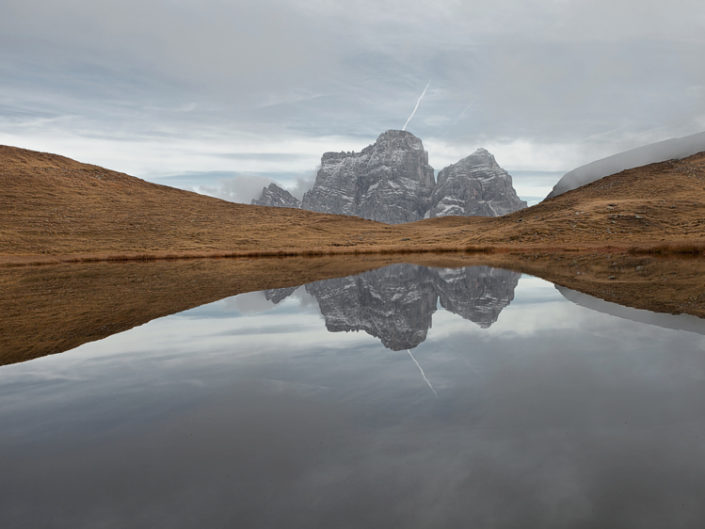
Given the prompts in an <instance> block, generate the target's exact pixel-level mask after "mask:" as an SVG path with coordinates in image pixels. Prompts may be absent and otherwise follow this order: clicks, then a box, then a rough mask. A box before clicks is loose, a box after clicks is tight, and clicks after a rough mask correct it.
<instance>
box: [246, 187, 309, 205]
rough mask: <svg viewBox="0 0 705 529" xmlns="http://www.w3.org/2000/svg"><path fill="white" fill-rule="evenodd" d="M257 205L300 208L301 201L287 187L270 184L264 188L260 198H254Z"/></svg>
mask: <svg viewBox="0 0 705 529" xmlns="http://www.w3.org/2000/svg"><path fill="white" fill-rule="evenodd" d="M252 204H253V205H255V206H274V207H277V208H300V207H301V202H300V201H299V199H297V198H296V197H295V196H294V195H292V194H291V193H289V192H288V191H287V190H286V189H282V188H281V187H279V186H278V185H277V184H274V183H272V184H269V185H268V186H267V187H264V188H262V194H261V195H260V197H259V198H255V199H252Z"/></svg>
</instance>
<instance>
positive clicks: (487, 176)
mask: <svg viewBox="0 0 705 529" xmlns="http://www.w3.org/2000/svg"><path fill="white" fill-rule="evenodd" d="M301 207H302V208H303V209H310V210H312V211H322V212H326V213H337V214H342V215H357V216H359V217H363V218H366V219H372V220H377V221H380V222H386V223H389V224H400V223H403V222H411V221H416V220H420V219H422V218H425V217H429V216H430V217H442V216H447V215H462V216H470V215H482V216H488V217H496V216H499V215H504V214H507V213H511V212H513V211H516V210H518V209H521V208H524V207H526V202H524V201H522V200H520V199H519V197H518V196H517V194H516V191H515V190H514V187H512V177H511V176H510V175H509V173H507V172H506V171H505V170H504V169H502V168H501V167H500V166H499V165H498V164H497V162H496V161H495V159H494V156H492V155H491V154H490V153H489V152H487V151H486V150H485V149H478V150H477V151H475V152H474V153H473V154H471V155H470V156H468V157H466V158H463V159H462V160H460V161H459V162H457V163H455V164H453V165H450V166H448V167H446V168H445V169H443V170H442V171H441V172H440V173H439V174H438V184H436V182H435V179H434V177H433V168H432V167H431V166H430V165H429V164H428V153H427V152H426V151H425V150H424V148H423V143H422V142H421V140H420V139H419V138H417V137H416V136H414V135H413V134H411V133H410V132H406V131H402V130H388V131H387V132H384V133H382V134H381V135H380V136H379V138H377V141H376V142H375V143H374V144H372V145H370V146H368V147H365V148H364V149H363V150H362V151H361V152H359V153H355V152H340V153H332V152H328V153H325V154H324V155H323V157H322V158H321V168H320V169H319V171H318V174H317V175H316V181H315V183H314V185H313V188H312V189H311V190H310V191H308V192H307V193H306V194H305V195H304V198H303V202H302V205H301Z"/></svg>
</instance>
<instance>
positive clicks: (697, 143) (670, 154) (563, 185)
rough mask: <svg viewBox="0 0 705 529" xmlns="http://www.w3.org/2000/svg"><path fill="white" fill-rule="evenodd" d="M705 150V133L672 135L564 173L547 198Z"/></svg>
mask: <svg viewBox="0 0 705 529" xmlns="http://www.w3.org/2000/svg"><path fill="white" fill-rule="evenodd" d="M703 151H705V132H700V133H698V134H692V135H690V136H683V137H682V138H671V139H670V140H665V141H660V142H657V143H652V144H650V145H645V146H643V147H638V148H636V149H631V150H629V151H625V152H622V153H619V154H614V155H612V156H608V157H607V158H602V159H601V160H597V161H595V162H592V163H589V164H587V165H583V166H581V167H578V168H577V169H573V170H572V171H570V172H568V173H566V174H565V175H563V177H562V178H561V179H560V180H559V181H558V183H557V184H556V185H555V186H553V189H552V190H551V192H550V193H549V194H548V196H547V197H546V198H553V197H557V196H558V195H561V194H563V193H565V192H566V191H571V190H573V189H576V188H578V187H581V186H584V185H586V184H589V183H590V182H594V181H596V180H599V179H601V178H604V177H605V176H608V175H612V174H615V173H619V172H620V171H624V170H626V169H633V168H635V167H641V166H645V165H648V164H653V163H658V162H664V161H666V160H680V159H683V158H686V157H688V156H691V155H693V154H697V153H699V152H703Z"/></svg>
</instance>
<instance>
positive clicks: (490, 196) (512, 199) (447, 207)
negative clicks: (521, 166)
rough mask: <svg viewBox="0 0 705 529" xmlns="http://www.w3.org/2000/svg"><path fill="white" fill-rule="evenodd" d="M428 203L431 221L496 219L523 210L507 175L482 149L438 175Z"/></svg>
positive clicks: (485, 150)
mask: <svg viewBox="0 0 705 529" xmlns="http://www.w3.org/2000/svg"><path fill="white" fill-rule="evenodd" d="M431 203H432V206H431V210H430V211H429V216H430V217H443V216H448V215H465V216H468V215H481V216H486V217H496V216H500V215H506V214H507V213H512V212H513V211H516V210H518V209H522V208H525V207H526V202H524V201H523V200H521V199H520V198H519V197H518V196H517V194H516V191H515V190H514V186H513V185H512V177H511V176H510V174H509V173H507V171H505V170H504V169H502V168H501V167H500V166H499V164H498V163H497V161H496V160H495V158H494V156H493V155H492V154H491V153H490V152H489V151H488V150H487V149H484V148H479V149H477V150H476V151H475V152H473V153H472V154H471V155H470V156H466V157H465V158H463V159H462V160H460V161H458V162H456V163H454V164H451V165H449V166H448V167H446V168H445V169H443V170H442V171H440V172H439V173H438V182H437V184H436V187H435V189H434V190H433V195H432V197H431Z"/></svg>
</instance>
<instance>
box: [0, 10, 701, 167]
mask: <svg viewBox="0 0 705 529" xmlns="http://www.w3.org/2000/svg"><path fill="white" fill-rule="evenodd" d="M3 10H4V14H5V16H3V17H2V19H1V20H0V59H1V60H0V75H2V78H3V86H2V87H1V88H0V120H2V121H3V124H4V125H5V126H4V127H3V132H2V134H0V142H3V143H14V144H20V145H23V146H26V147H30V148H42V149H45V150H59V149H63V151H62V152H65V153H66V154H68V155H73V156H75V157H83V159H86V158H85V157H88V158H89V159H88V161H93V162H96V163H104V164H107V163H111V164H112V166H113V167H115V168H117V169H123V170H127V169H132V168H135V170H137V171H139V172H140V174H139V175H140V176H146V177H150V178H151V177H153V176H155V175H158V174H160V173H161V174H165V173H166V174H168V173H170V172H171V173H173V172H174V170H175V167H171V166H169V167H164V168H162V169H161V170H160V166H159V164H157V163H150V164H147V163H142V162H141V161H140V160H143V159H145V157H147V156H149V152H148V149H150V150H154V149H155V148H157V147H155V145H154V144H155V143H158V147H159V149H164V150H166V151H169V153H173V151H178V152H179V153H180V156H179V157H178V163H179V164H180V166H181V172H186V171H204V170H214V169H217V170H230V171H233V172H240V173H242V172H244V170H243V169H242V168H241V167H239V166H238V165H239V162H240V160H238V159H237V158H236V157H235V158H232V159H231V160H227V159H224V160H221V161H220V162H219V164H215V162H213V163H211V162H209V163H208V164H207V165H208V167H204V166H203V165H204V163H205V162H204V159H203V157H204V156H206V155H207V156H210V157H211V158H212V157H214V156H215V154H214V153H213V152H212V150H213V149H212V148H211V146H212V144H217V145H218V146H219V147H224V148H225V149H226V153H227V150H228V149H231V150H232V152H233V153H241V152H242V151H243V149H244V148H245V147H246V148H250V149H251V152H254V153H263V154H265V155H266V156H269V157H270V158H268V159H264V158H262V162H263V163H265V162H271V161H272V160H271V156H272V154H273V153H275V155H276V153H277V152H278V153H280V154H281V155H290V154H291V149H290V148H288V147H287V145H289V144H290V143H291V141H293V140H295V141H306V142H308V144H307V145H309V147H310V149H309V150H306V152H302V154H303V155H305V156H307V157H309V158H313V159H315V157H316V156H320V154H321V152H323V150H329V149H331V150H339V149H350V148H357V147H359V146H361V145H365V144H367V143H370V142H371V141H373V140H374V138H375V137H376V136H377V134H379V132H381V131H382V130H385V129H388V128H399V127H401V126H402V124H403V122H404V120H405V119H406V117H407V116H408V113H409V109H410V108H411V107H412V106H413V104H414V102H415V101H416V98H417V97H418V94H419V93H420V91H421V90H422V89H423V86H424V85H425V83H426V81H427V80H428V79H431V80H432V82H431V87H430V89H429V91H428V94H427V95H426V97H425V98H424V101H423V105H422V106H421V108H420V109H419V111H418V113H417V115H416V116H415V118H414V121H413V122H412V123H411V125H410V130H411V131H412V132H414V133H415V134H417V135H419V136H421V137H422V138H424V139H427V138H428V139H432V140H433V141H435V142H436V143H443V144H445V145H446V146H447V147H448V150H449V151H452V153H453V154H452V155H453V156H457V157H458V158H459V157H460V156H462V155H463V154H466V153H467V152H470V151H471V150H474V148H476V147H478V146H480V145H505V146H506V148H505V151H507V152H508V154H505V155H504V156H503V157H504V158H507V159H512V160H514V159H516V160H517V161H513V162H512V163H513V165H514V166H513V167H510V169H513V168H514V169H532V170H537V169H545V170H557V169H560V170H563V171H565V170H569V169H571V168H572V167H573V166H575V165H580V164H582V163H586V162H589V161H592V160H593V159H596V158H600V157H603V156H606V155H609V154H612V153H614V152H618V151H620V150H624V149H628V148H632V147H636V146H638V145H641V144H645V143H649V142H652V141H657V140H660V139H664V138H668V137H672V136H679V135H684V134H688V133H692V132H697V131H700V130H703V129H705V69H703V68H702V65H701V63H702V57H703V56H704V55H705V7H704V6H703V4H702V3H701V2H696V1H689V0H686V1H679V2H675V3H669V4H668V5H666V4H664V3H657V2H652V1H647V2H634V1H624V0H617V1H610V2H607V1H603V0H599V1H590V2H588V1H577V2H542V1H541V2H540V1H530V2H526V1H519V0H504V1H499V2H493V4H492V5H491V6H490V5H487V4H486V3H483V2H456V1H453V0H445V1H440V2H436V3H434V4H433V5H429V4H427V3H421V2H408V1H406V2H401V1H397V0H390V1H385V2H381V3H380V2H372V1H367V0H365V1H362V2H356V3H355V4H352V5H351V4H344V5H343V4H340V3H339V2H332V1H324V0H319V1H313V2H307V3H306V4H305V5H301V3H300V2H294V1H293V0H281V1H275V0H266V1H262V2H257V3H256V4H255V3H254V2H238V3H232V4H230V3H226V2H220V1H215V0H210V1H207V2H200V3H198V4H196V3H194V4H189V3H184V2H179V3H174V2H169V1H167V0H162V1H158V2H151V3H149V4H148V5H145V4H143V3H140V2H136V0H127V1H124V2H119V3H118V2H101V3H100V4H96V3H94V2H88V1H87V0H70V1H67V2H61V3H60V4H59V3H48V5H45V6H43V7H42V9H40V10H39V9H36V6H30V5H28V4H26V3H24V2H20V1H19V0H8V1H6V2H5V3H4V6H3ZM67 136H70V137H72V138H74V139H75V141H73V142H72V143H70V142H67V140H66V137H67ZM331 137H335V138H336V140H335V141H331V142H329V143H330V144H331V145H329V146H328V145H326V149H323V148H319V146H318V145H317V144H316V143H315V142H313V143H312V142H311V141H310V140H320V139H321V138H331ZM99 141H100V142H103V143H102V144H101V147H100V148H99V149H97V148H95V147H94V146H93V144H94V143H95V142H99ZM130 141H133V142H140V143H141V144H142V145H143V147H144V148H143V149H139V148H136V149H133V150H132V154H130V152H129V150H128V149H125V151H128V152H123V151H120V149H119V148H118V147H115V145H116V142H130ZM517 142H523V144H526V145H529V146H530V149H528V150H529V151H530V152H531V153H532V155H531V156H527V155H526V154H525V153H523V152H522V156H523V158H521V157H519V156H512V149H513V147H512V146H513V145H517ZM263 147H267V150H266V151H263V150H262V149H263ZM221 151H222V149H221ZM556 152H560V153H561V154H560V156H559V157H556V156H557V155H556ZM430 154H431V158H432V161H433V157H434V154H433V152H431V153H430ZM534 157H536V158H534ZM551 157H552V159H553V162H552V165H551V167H541V166H540V165H541V163H544V162H543V161H542V160H545V159H546V158H551ZM174 159H176V158H175V157H174V156H173V155H172V154H168V155H166V156H161V163H162V164H163V165H165V166H166V165H168V164H169V163H170V160H174ZM446 161H450V160H446V159H445V158H444V159H443V162H442V163H445V162H446ZM225 162H228V164H229V165H228V164H226V163H225ZM116 164H117V166H116ZM121 164H122V165H121ZM173 165H174V166H175V165H176V162H173ZM216 165H217V167H216ZM438 165H439V166H440V165H441V164H440V163H439V164H438ZM309 167H310V169H309V170H313V169H314V167H315V165H314V164H311V165H310V166H309ZM437 168H440V167H437ZM278 170H279V171H280V172H281V171H282V170H283V169H282V168H279V169H278ZM297 170H298V171H299V172H301V171H302V170H303V168H302V167H298V168H297ZM248 171H249V169H248Z"/></svg>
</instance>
